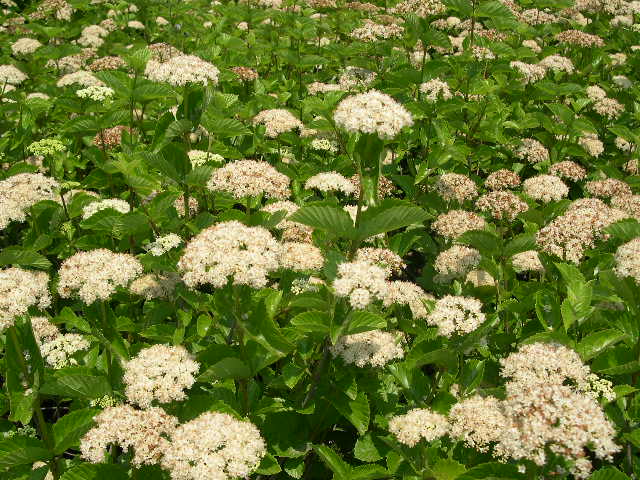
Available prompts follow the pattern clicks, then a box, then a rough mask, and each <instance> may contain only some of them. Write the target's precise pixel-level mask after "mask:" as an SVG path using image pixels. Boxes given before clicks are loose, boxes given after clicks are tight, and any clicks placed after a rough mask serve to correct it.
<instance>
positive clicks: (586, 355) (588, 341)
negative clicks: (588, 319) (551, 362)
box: [576, 328, 626, 362]
mask: <svg viewBox="0 0 640 480" xmlns="http://www.w3.org/2000/svg"><path fill="white" fill-rule="evenodd" d="M625 336H626V335H625V334H624V333H622V332H620V331H619V330H616V329H614V328H610V329H607V330H602V331H600V332H595V333H592V334H590V335H587V336H586V337H585V338H583V339H582V341H580V343H578V346H577V347H576V351H577V352H578V353H579V354H580V357H581V358H582V360H583V361H585V362H587V361H589V360H591V359H592V358H594V357H597V356H598V355H600V353H602V352H603V351H604V350H606V349H607V348H609V347H610V346H611V345H615V344H616V343H618V342H619V341H620V340H622V339H623V338H624V337H625Z"/></svg>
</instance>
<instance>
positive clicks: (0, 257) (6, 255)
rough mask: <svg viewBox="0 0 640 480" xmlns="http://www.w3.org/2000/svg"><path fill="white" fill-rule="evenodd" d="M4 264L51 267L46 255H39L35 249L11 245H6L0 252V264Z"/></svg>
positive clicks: (44, 268) (42, 268)
mask: <svg viewBox="0 0 640 480" xmlns="http://www.w3.org/2000/svg"><path fill="white" fill-rule="evenodd" d="M5 265H16V266H19V267H32V268H39V269H41V270H47V269H48V268H49V267H51V262H50V261H49V260H47V257H45V256H44V255H40V254H39V253H38V252H36V251H35V250H30V249H27V248H22V247H16V246H13V247H7V248H5V249H3V250H2V252H0V266H5Z"/></svg>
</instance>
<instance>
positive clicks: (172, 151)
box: [153, 129, 191, 183]
mask: <svg viewBox="0 0 640 480" xmlns="http://www.w3.org/2000/svg"><path fill="white" fill-rule="evenodd" d="M167 130H168V129H167ZM153 166H154V167H155V168H157V169H158V170H159V171H160V172H161V173H163V174H165V175H166V176H167V177H169V178H170V179H171V180H175V181H176V182H178V183H182V181H183V180H184V178H185V177H186V175H187V174H188V173H189V172H190V171H191V161H190V160H189V157H188V156H187V152H185V150H184V149H183V148H182V147H181V146H178V145H177V144H175V143H170V144H168V145H166V146H165V147H164V148H163V149H162V150H161V151H160V154H159V155H157V156H156V158H155V161H154V165H153Z"/></svg>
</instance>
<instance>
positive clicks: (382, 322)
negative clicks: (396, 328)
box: [346, 310, 387, 335]
mask: <svg viewBox="0 0 640 480" xmlns="http://www.w3.org/2000/svg"><path fill="white" fill-rule="evenodd" d="M347 321H348V327H347V333H346V334H347V335H351V334H354V333H362V332H368V331H369V330H380V329H383V328H386V326H387V320H386V319H385V318H384V317H381V316H380V315H376V314H375V313H371V312H367V311H364V310H354V311H353V312H351V313H350V314H349V318H348V320H347Z"/></svg>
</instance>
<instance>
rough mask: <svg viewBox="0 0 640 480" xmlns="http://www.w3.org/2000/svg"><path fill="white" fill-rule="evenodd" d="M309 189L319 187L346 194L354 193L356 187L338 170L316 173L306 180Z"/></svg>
mask: <svg viewBox="0 0 640 480" xmlns="http://www.w3.org/2000/svg"><path fill="white" fill-rule="evenodd" d="M304 188H306V189H307V190H312V189H314V188H315V189H317V190H320V191H321V192H342V193H344V194H345V195H353V194H354V193H355V191H356V187H355V186H354V185H353V183H351V182H350V181H349V179H348V178H346V177H345V176H343V175H341V174H339V173H337V172H321V173H316V174H315V175H313V176H312V177H309V179H308V180H307V181H306V182H305V184H304Z"/></svg>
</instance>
